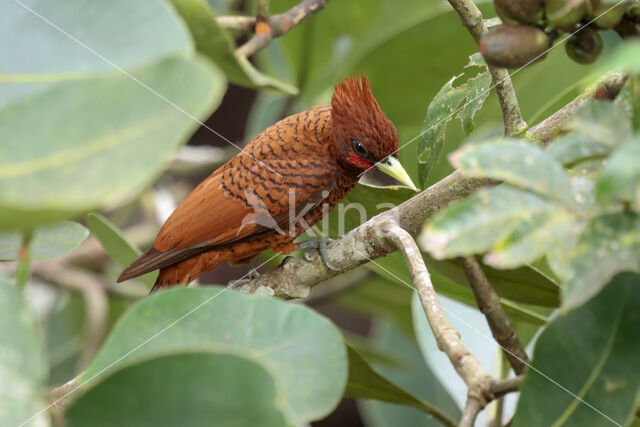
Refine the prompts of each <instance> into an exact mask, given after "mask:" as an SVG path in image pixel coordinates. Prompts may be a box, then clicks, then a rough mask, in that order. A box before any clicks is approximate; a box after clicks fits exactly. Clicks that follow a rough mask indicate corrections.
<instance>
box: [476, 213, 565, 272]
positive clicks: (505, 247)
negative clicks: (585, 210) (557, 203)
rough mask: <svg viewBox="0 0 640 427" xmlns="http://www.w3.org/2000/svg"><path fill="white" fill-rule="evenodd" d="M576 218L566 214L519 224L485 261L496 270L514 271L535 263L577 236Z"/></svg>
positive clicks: (534, 217) (532, 218) (543, 216)
mask: <svg viewBox="0 0 640 427" xmlns="http://www.w3.org/2000/svg"><path fill="white" fill-rule="evenodd" d="M575 222H576V219H575V217H574V216H573V215H571V214H569V213H568V212H566V211H558V212H556V213H553V214H551V215H539V216H532V217H531V218H528V219H525V220H523V221H522V222H520V223H519V224H518V225H516V227H515V228H514V229H513V231H512V232H511V234H509V235H508V236H507V237H506V238H504V239H502V240H501V241H498V242H497V243H496V244H495V245H494V246H493V249H491V252H489V253H488V254H486V255H485V256H484V258H483V261H484V263H485V264H487V265H490V266H492V267H494V268H501V269H505V268H515V267H519V266H521V265H528V264H532V263H534V262H535V261H536V260H537V259H539V258H541V257H542V256H544V255H545V254H546V253H547V252H548V251H549V250H551V249H552V248H554V247H555V245H556V244H558V243H559V242H560V241H562V240H564V239H567V238H571V237H572V236H573V235H575V234H576V231H575V229H576V226H575Z"/></svg>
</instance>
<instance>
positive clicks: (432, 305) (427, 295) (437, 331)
mask: <svg viewBox="0 0 640 427" xmlns="http://www.w3.org/2000/svg"><path fill="white" fill-rule="evenodd" d="M381 226H382V227H383V230H381V231H384V232H386V234H387V237H388V238H389V240H391V242H393V244H394V246H395V247H396V248H397V249H398V250H399V251H400V252H401V253H402V255H403V257H404V260H405V262H406V263H407V267H409V271H410V273H411V279H412V280H413V283H414V285H415V287H416V291H417V292H418V296H419V297H420V302H421V303H422V308H423V310H424V313H425V315H426V316H427V320H428V321H429V326H430V327H431V331H433V336H434V337H435V339H436V343H437V344H438V348H439V349H440V351H442V352H443V353H445V354H446V355H447V357H448V358H449V361H450V362H451V364H452V365H453V367H454V369H455V370H456V372H457V373H458V375H459V376H460V378H462V380H463V381H464V382H465V384H466V385H467V388H468V392H467V407H466V408H465V412H464V415H463V418H462V420H461V421H460V425H469V426H472V425H473V422H474V421H475V418H476V415H477V414H478V412H479V411H481V410H482V409H483V408H484V407H485V406H486V405H487V403H489V402H490V401H491V400H492V397H493V395H492V393H491V391H490V388H489V387H490V386H491V385H492V384H493V382H494V380H493V378H491V376H490V375H489V374H488V373H487V371H486V370H485V369H484V367H483V366H482V365H481V364H480V362H479V361H478V359H476V357H475V356H474V355H473V354H472V353H471V352H470V351H469V350H468V349H467V347H466V346H465V345H464V344H463V343H462V340H461V339H460V334H459V333H458V331H456V330H455V329H454V328H453V326H451V323H449V320H448V319H447V317H446V315H445V314H444V311H443V310H442V307H441V306H440V303H439V302H438V298H437V296H436V291H435V289H434V288H433V285H432V283H431V278H430V277H429V272H428V271H427V267H426V266H425V264H424V259H423V258H422V253H420V249H419V248H418V245H417V243H416V242H415V240H414V239H413V237H412V236H411V235H410V234H409V233H408V232H407V231H406V230H405V229H403V228H402V227H400V226H399V225H398V224H397V223H395V222H393V221H389V222H387V223H383V224H381Z"/></svg>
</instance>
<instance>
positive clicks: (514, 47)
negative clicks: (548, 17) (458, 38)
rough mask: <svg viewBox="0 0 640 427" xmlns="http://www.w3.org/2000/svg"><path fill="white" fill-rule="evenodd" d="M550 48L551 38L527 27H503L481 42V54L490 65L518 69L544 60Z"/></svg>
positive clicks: (485, 36) (488, 34)
mask: <svg viewBox="0 0 640 427" xmlns="http://www.w3.org/2000/svg"><path fill="white" fill-rule="evenodd" d="M548 48H549V38H548V37H547V35H546V34H545V33H544V32H543V31H542V30H540V29H538V28H535V27H529V26H526V25H503V26H501V27H497V28H494V29H493V30H491V31H489V32H488V33H487V34H485V35H484V37H483V38H482V40H480V52H481V53H482V55H483V56H484V59H485V61H487V63H488V64H490V65H493V66H496V67H504V68H516V67H522V66H524V65H527V64H528V63H530V62H532V61H534V60H538V59H542V58H543V57H544V56H545V55H546V50H547V49H548Z"/></svg>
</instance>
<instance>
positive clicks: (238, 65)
mask: <svg viewBox="0 0 640 427" xmlns="http://www.w3.org/2000/svg"><path fill="white" fill-rule="evenodd" d="M171 2H172V3H173V5H174V6H175V8H176V10H177V11H178V13H180V15H182V18H183V19H184V20H185V22H186V23H187V25H188V26H189V30H191V34H192V35H193V38H194V40H195V43H196V49H198V51H199V52H202V53H203V54H204V55H207V56H208V57H210V58H211V59H212V60H213V61H214V62H215V63H216V65H218V66H219V67H220V68H221V69H222V70H223V71H224V72H225V74H226V75H227V78H228V79H229V81H231V82H233V83H236V84H240V85H243V86H250V87H258V88H273V89H277V90H280V91H282V92H286V93H289V94H296V93H297V92H298V90H297V89H296V88H295V86H292V85H290V84H288V83H285V82H282V81H279V80H276V79H274V78H272V77H269V76H267V75H265V74H262V73H261V72H260V71H258V70H257V69H256V68H255V67H254V66H253V65H252V64H251V63H250V62H249V60H248V59H246V58H244V57H242V56H239V55H237V54H236V53H235V46H234V41H233V39H232V38H231V35H230V34H228V33H227V32H226V31H225V30H224V29H222V28H221V27H220V26H219V25H218V23H217V21H216V16H215V14H214V12H213V11H212V10H211V8H210V7H209V5H208V4H207V1H206V0H171Z"/></svg>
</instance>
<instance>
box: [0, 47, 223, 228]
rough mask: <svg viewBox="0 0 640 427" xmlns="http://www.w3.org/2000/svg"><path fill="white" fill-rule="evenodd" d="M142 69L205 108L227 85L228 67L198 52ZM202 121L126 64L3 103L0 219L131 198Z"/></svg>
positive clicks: (28, 221)
mask: <svg viewBox="0 0 640 427" xmlns="http://www.w3.org/2000/svg"><path fill="white" fill-rule="evenodd" d="M135 77H136V78H137V79H138V80H140V81H143V82H145V84H146V85H148V86H149V87H151V88H153V89H154V90H155V91H157V92H158V93H160V94H162V96H164V97H165V98H166V99H169V100H171V102H173V103H175V104H176V105H178V106H180V108H182V109H184V110H185V111H187V112H189V113H190V114H192V115H193V116H197V117H202V116H203V115H206V114H207V113H209V112H210V111H211V108H212V106H214V105H216V104H217V102H218V101H219V99H220V96H221V94H222V91H223V89H224V78H223V77H222V76H221V74H220V73H219V72H218V71H216V70H215V69H214V68H212V67H211V66H210V65H209V64H206V63H204V62H203V61H199V60H187V59H180V58H174V59H169V60H166V61H164V62H161V63H159V64H157V65H153V66H150V67H146V68H144V69H142V70H140V71H138V72H136V73H135ZM185 82H188V84H185ZM34 122H38V123H39V125H38V126H34V125H33V123H34ZM196 125H197V122H195V121H194V120H193V119H192V118H190V117H189V116H187V115H185V113H184V112H182V111H180V110H178V109H176V108H175V107H174V106H172V105H170V104H168V103H167V101H165V100H164V99H162V98H161V97H159V96H158V95H157V94H156V93H153V92H150V91H149V90H148V89H146V88H145V87H143V86H141V85H140V84H139V83H138V82H136V81H134V80H132V79H131V78H130V77H128V76H126V75H124V74H120V73H118V74H114V75H109V76H104V77H98V78H94V79H85V80H79V81H74V82H64V83H59V84H57V85H54V86H50V87H49V88H48V89H47V90H45V91H43V92H41V93H39V94H38V95H34V96H32V97H30V98H28V99H25V100H23V101H21V102H15V103H13V104H12V105H10V106H7V107H5V108H4V109H0V128H2V129H3V138H4V141H3V144H2V145H1V146H0V200H1V201H0V228H3V227H4V228H6V227H27V226H31V225H34V224H36V223H38V222H43V221H51V220H54V219H58V218H63V217H65V216H71V215H74V214H78V213H81V212H84V211H87V210H90V209H93V208H97V207H100V206H105V205H112V204H116V203H120V202H122V201H124V200H126V199H128V198H131V197H132V196H134V195H136V194H137V193H138V192H139V191H140V190H141V189H142V188H143V187H144V186H146V185H147V184H148V183H149V181H151V180H152V179H153V177H154V176H155V175H156V174H157V173H158V172H159V171H160V170H161V169H162V168H163V167H164V165H165V162H166V159H167V157H168V155H169V154H170V153H171V152H172V151H173V150H174V149H175V148H177V147H178V145H179V144H181V143H183V142H184V141H185V140H186V138H187V136H188V135H189V134H190V133H191V131H192V130H193V129H194V128H195V127H196Z"/></svg>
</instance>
